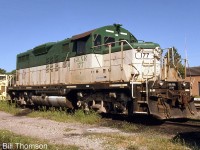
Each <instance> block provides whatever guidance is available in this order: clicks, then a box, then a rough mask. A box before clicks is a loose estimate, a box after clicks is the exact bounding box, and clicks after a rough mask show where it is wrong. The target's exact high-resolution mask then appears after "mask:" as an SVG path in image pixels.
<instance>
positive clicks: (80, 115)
mask: <svg viewBox="0 0 200 150" xmlns="http://www.w3.org/2000/svg"><path fill="white" fill-rule="evenodd" d="M0 111H5V112H8V113H10V114H13V115H26V116H29V117H42V118H45V119H50V120H54V121H58V122H79V123H83V124H96V123H99V122H100V120H101V116H100V115H99V114H97V113H96V112H93V111H91V112H89V113H87V114H86V113H84V112H83V111H82V110H77V111H76V112H75V113H73V114H69V113H66V111H61V110H59V109H50V110H47V109H45V108H41V109H39V110H37V111H34V110H32V111H30V110H29V109H25V110H22V109H20V108H16V107H15V105H14V104H11V105H9V104H8V103H7V102H6V101H0Z"/></svg>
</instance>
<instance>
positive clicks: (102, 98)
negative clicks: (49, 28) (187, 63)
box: [8, 24, 196, 119]
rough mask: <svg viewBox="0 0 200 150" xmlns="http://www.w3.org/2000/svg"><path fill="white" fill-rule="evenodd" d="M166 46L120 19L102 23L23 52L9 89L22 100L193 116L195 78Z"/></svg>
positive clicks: (29, 103)
mask: <svg viewBox="0 0 200 150" xmlns="http://www.w3.org/2000/svg"><path fill="white" fill-rule="evenodd" d="M163 51H164V50H163V49H161V48H160V46H159V44H157V43H153V42H144V41H139V40H137V39H136V37H135V36H134V35H133V34H131V33H130V32H129V31H128V30H126V29H124V28H122V26H121V25H120V24H114V25H108V26H104V27H100V28H97V29H94V30H91V31H88V32H85V33H82V34H78V35H75V36H72V37H71V38H67V39H64V40H62V41H58V42H49V43H45V44H42V45H39V46H37V47H34V48H33V49H30V50H28V51H26V52H24V53H20V54H18V55H17V66H16V84H15V85H13V86H10V87H9V88H8V93H9V95H10V97H11V99H12V100H13V101H15V102H17V103H18V104H19V105H21V106H35V107H36V106H37V107H38V106H46V107H62V108H67V109H71V110H75V109H78V108H81V109H84V110H85V111H88V110H90V109H93V110H96V111H97V112H100V113H111V114H127V115H133V114H146V115H152V116H155V117H157V118H159V119H167V118H187V117H190V116H193V115H195V114H196V108H195V106H194V102H193V99H192V98H191V96H190V83H189V82H185V81H184V79H182V78H181V77H180V75H179V74H178V69H177V67H175V65H174V67H172V65H170V64H171V62H170V61H171V60H172V59H171V56H169V55H170V54H173V48H168V49H167V51H168V57H165V58H163V56H162V53H163ZM169 52H170V53H169Z"/></svg>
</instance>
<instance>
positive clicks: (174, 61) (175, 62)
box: [165, 47, 185, 78]
mask: <svg viewBox="0 0 200 150" xmlns="http://www.w3.org/2000/svg"><path fill="white" fill-rule="evenodd" d="M168 53H169V56H168ZM165 57H167V58H168V57H169V65H170V67H171V68H175V69H177V70H178V72H179V73H180V76H181V77H182V78H185V66H184V65H183V64H182V58H181V55H180V54H179V53H178V50H177V49H176V48H175V47H172V48H170V49H169V51H167V52H166V54H165Z"/></svg>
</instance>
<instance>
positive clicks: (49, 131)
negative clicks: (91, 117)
mask: <svg viewBox="0 0 200 150" xmlns="http://www.w3.org/2000/svg"><path fill="white" fill-rule="evenodd" d="M0 129H6V130H9V131H11V132H14V133H16V134H20V135H25V136H29V137H34V138H39V139H45V140H48V141H49V142H50V143H55V144H64V145H76V146H78V147H80V149H84V150H87V149H98V150H104V149H106V147H104V143H105V142H106V141H105V140H104V139H102V138H101V139H98V138H90V137H89V136H87V135H88V134H93V133H116V134H123V135H125V134H126V133H123V132H121V131H119V130H117V129H111V128H108V127H99V126H95V125H83V124H79V123H60V122H56V121H52V120H47V119H43V118H29V117H26V116H13V115H11V114H8V113H5V112H1V111H0Z"/></svg>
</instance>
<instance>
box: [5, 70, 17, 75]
mask: <svg viewBox="0 0 200 150" xmlns="http://www.w3.org/2000/svg"><path fill="white" fill-rule="evenodd" d="M7 74H12V75H14V74H16V70H12V71H11V72H8V73H7Z"/></svg>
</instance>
